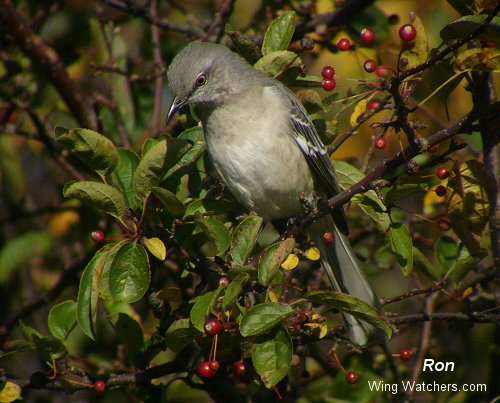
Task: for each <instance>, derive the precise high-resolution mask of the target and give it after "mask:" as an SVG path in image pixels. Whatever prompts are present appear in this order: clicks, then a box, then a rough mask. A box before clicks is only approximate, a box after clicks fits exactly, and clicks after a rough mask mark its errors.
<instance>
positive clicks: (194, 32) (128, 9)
mask: <svg viewBox="0 0 500 403" xmlns="http://www.w3.org/2000/svg"><path fill="white" fill-rule="evenodd" d="M103 3H104V4H106V5H108V6H109V7H112V8H114V9H116V10H119V11H122V12H124V13H127V14H130V15H132V16H134V17H141V18H142V19H144V20H145V21H147V22H149V23H150V24H153V25H156V26H157V27H159V28H161V29H164V30H166V31H172V32H180V33H183V34H187V35H190V36H191V37H194V38H197V39H201V38H202V36H203V32H202V31H201V30H199V29H195V28H193V27H192V26H185V25H178V24H172V23H170V22H167V21H163V20H160V19H159V18H156V17H153V16H152V15H149V14H148V13H147V11H146V9H145V8H143V7H137V6H134V5H133V4H132V3H130V2H123V1H120V0H103Z"/></svg>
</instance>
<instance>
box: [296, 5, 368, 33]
mask: <svg viewBox="0 0 500 403" xmlns="http://www.w3.org/2000/svg"><path fill="white" fill-rule="evenodd" d="M374 2H375V0H349V1H347V2H346V3H345V4H344V5H343V6H342V7H339V8H338V9H336V10H335V11H332V12H329V13H324V14H320V15H318V16H317V17H316V18H313V19H312V20H310V21H307V22H306V23H305V24H301V25H297V27H296V28H295V33H294V35H293V38H294V39H301V38H302V37H303V36H304V35H305V34H307V33H308V32H314V31H315V30H316V27H318V26H319V25H326V26H328V27H332V26H340V25H344V24H345V23H346V22H347V21H350V20H351V19H352V18H353V17H354V16H355V15H358V14H359V12H360V11H361V10H363V9H364V8H366V7H368V6H370V5H372V4H373V3H374Z"/></svg>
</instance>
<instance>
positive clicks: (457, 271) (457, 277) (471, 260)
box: [450, 244, 488, 283]
mask: <svg viewBox="0 0 500 403" xmlns="http://www.w3.org/2000/svg"><path fill="white" fill-rule="evenodd" d="M487 254H488V252H487V251H486V250H484V249H482V250H481V253H480V254H479V255H478V256H472V255H471V254H470V252H469V251H468V250H467V248H466V247H465V245H463V244H462V245H461V246H460V247H459V249H458V256H457V258H456V260H455V261H454V262H453V264H452V265H451V267H450V278H451V279H452V280H453V281H454V282H455V283H459V282H460V281H462V280H463V278H464V277H465V276H466V275H467V274H468V273H469V272H470V271H471V270H473V269H474V268H475V267H476V265H477V263H478V262H479V261H480V260H481V259H483V258H484V257H485V256H487Z"/></svg>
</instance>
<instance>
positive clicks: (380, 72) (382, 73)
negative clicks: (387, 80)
mask: <svg viewBox="0 0 500 403" xmlns="http://www.w3.org/2000/svg"><path fill="white" fill-rule="evenodd" d="M392 73H393V72H392V70H391V69H390V68H389V67H387V66H384V65H383V64H379V65H378V66H377V67H375V74H376V75H377V77H389V76H391V75H392Z"/></svg>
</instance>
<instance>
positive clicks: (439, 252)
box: [434, 235, 458, 272]
mask: <svg viewBox="0 0 500 403" xmlns="http://www.w3.org/2000/svg"><path fill="white" fill-rule="evenodd" d="M434 252H435V254H436V259H437V261H438V262H439V264H440V265H441V267H442V268H443V272H446V271H447V270H448V269H449V268H450V267H451V265H452V264H453V262H454V261H455V260H456V258H457V256H458V245H457V243H456V242H455V241H454V240H453V238H451V237H449V236H447V235H443V236H442V237H441V238H439V239H438V240H437V242H436V245H435V251H434Z"/></svg>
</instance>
